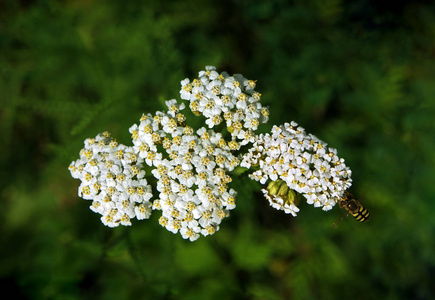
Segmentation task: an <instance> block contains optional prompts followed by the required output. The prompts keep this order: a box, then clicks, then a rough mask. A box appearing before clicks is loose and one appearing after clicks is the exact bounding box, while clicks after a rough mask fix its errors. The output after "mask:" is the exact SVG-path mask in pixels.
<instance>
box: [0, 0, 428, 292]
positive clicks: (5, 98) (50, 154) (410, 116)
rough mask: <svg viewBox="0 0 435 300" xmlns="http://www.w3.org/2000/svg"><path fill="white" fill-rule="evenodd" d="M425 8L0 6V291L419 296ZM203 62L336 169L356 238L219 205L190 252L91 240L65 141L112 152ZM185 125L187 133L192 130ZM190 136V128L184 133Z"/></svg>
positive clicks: (328, 218) (94, 221)
mask: <svg viewBox="0 0 435 300" xmlns="http://www.w3.org/2000/svg"><path fill="white" fill-rule="evenodd" d="M434 8H435V7H434V5H433V4H430V3H429V2H428V1H420V2H415V1H414V2H412V3H411V2H409V3H408V2H407V1H399V2H397V3H395V4H394V7H389V6H388V5H387V4H386V3H383V4H379V3H377V2H375V1H370V0H357V1H351V2H349V3H347V2H345V1H338V0H328V1H292V2H291V3H290V2H289V1H283V0H274V1H246V0H234V1H215V2H212V1H199V0H187V1H157V0H150V1H143V2H141V1H138V2H132V1H127V2H125V1H124V2H119V1H99V0H92V1H82V0H80V1H62V2H55V1H2V3H1V4H0V28H1V32H0V145H2V147H0V157H1V159H0V179H1V185H0V186H1V207H2V212H3V216H4V218H3V222H2V224H1V225H0V228H1V231H2V233H3V234H2V235H1V237H0V242H1V244H2V245H3V246H2V247H1V250H0V253H1V257H2V259H1V263H0V286H1V287H2V289H3V291H4V294H6V293H7V292H12V293H14V295H16V297H15V298H18V299H20V298H22V299H95V298H97V299H134V298H137V299H222V298H227V299H337V298H342V299H355V300H357V299H431V297H432V295H433V294H434V293H435V290H434V286H433V282H432V281H433V280H432V277H433V270H434V267H435V256H434V255H433V253H434V250H435V242H434V239H433V236H434V231H435V218H433V216H432V215H431V214H432V213H433V212H434V210H435V202H434V201H433V200H434V196H435V187H434V185H433V183H432V181H433V180H434V178H435V168H434V166H435V154H434V153H435V152H434V151H433V149H435V139H434V137H433V133H434V131H435V126H434V125H435V124H434V121H433V116H434V115H435V100H434V95H435V73H434V70H435V62H434V59H433V49H434V46H435V44H434V43H435V42H434V41H435V15H434V13H433V11H434ZM205 65H216V66H217V67H218V70H220V71H224V70H226V71H228V72H229V73H242V74H244V75H245V76H246V77H247V78H249V79H254V80H258V85H257V90H258V91H259V92H261V93H262V95H263V96H262V101H263V103H265V104H266V105H269V106H270V110H271V118H270V122H269V124H268V125H265V126H263V127H262V128H261V129H260V130H261V131H262V132H266V131H268V130H270V128H271V127H272V125H274V124H276V125H279V124H282V123H284V122H289V121H291V120H295V121H297V122H298V123H299V124H300V125H301V126H303V127H304V128H306V129H307V131H308V132H310V133H313V134H315V135H316V136H318V137H319V138H320V139H322V140H324V141H326V142H328V143H329V145H331V147H334V148H337V149H338V153H339V156H340V157H344V158H345V159H346V164H347V165H349V166H350V167H351V169H352V170H353V180H354V182H353V187H352V188H353V192H354V194H356V195H358V197H359V198H360V199H361V201H362V203H363V204H364V206H366V207H367V208H368V209H369V211H370V213H371V219H370V221H369V222H368V223H366V224H360V223H357V222H355V221H354V220H353V219H352V217H348V218H346V219H345V220H344V221H343V222H341V223H339V224H338V226H337V228H336V229H333V228H331V224H333V223H334V222H335V221H336V220H337V219H339V218H340V217H341V215H342V214H343V213H344V212H343V211H342V210H340V208H339V207H338V206H337V207H336V208H334V209H333V210H332V211H330V212H323V211H321V210H320V209H316V208H314V207H312V206H310V205H306V204H303V203H301V205H300V208H301V211H300V213H299V215H298V217H296V218H293V217H291V216H289V215H285V214H284V213H282V212H280V211H276V210H274V209H272V208H270V207H269V206H268V204H267V201H266V200H265V199H263V196H262V194H261V193H260V192H259V189H260V188H261V186H260V185H259V184H258V183H256V182H252V181H250V180H249V179H248V178H247V176H246V174H247V172H245V170H244V169H242V168H239V169H237V170H236V171H235V177H234V181H233V183H232V184H233V187H234V188H235V189H237V190H238V192H239V194H238V198H237V208H236V209H235V210H234V211H233V212H232V215H231V216H230V218H228V219H226V220H225V221H224V222H223V223H222V225H221V229H220V230H219V232H217V233H216V234H215V235H214V236H212V237H206V238H200V239H199V240H198V241H196V242H194V243H190V242H188V241H185V240H182V238H181V237H180V236H179V235H173V234H172V233H170V232H167V231H166V230H164V229H163V228H162V227H160V226H159V225H158V217H159V216H158V214H157V213H156V214H155V215H153V216H152V217H151V219H150V220H145V221H141V222H138V221H134V222H133V226H132V227H131V228H116V229H109V228H106V227H104V226H103V225H102V224H101V223H100V221H99V218H98V216H97V215H96V214H94V213H92V212H91V211H90V210H89V209H88V206H89V202H86V201H85V200H82V199H80V198H79V197H78V196H77V187H78V182H77V181H76V180H74V179H72V178H71V177H70V175H69V172H68V170H67V166H68V165H69V163H70V161H72V160H74V159H76V157H77V156H78V152H79V150H80V149H81V147H82V145H83V140H84V139H85V138H88V137H92V136H95V135H96V134H97V133H99V132H102V131H105V130H108V131H110V132H111V133H112V134H113V136H114V137H116V138H117V140H118V141H120V142H121V143H124V144H131V143H130V142H129V139H130V134H129V132H128V128H129V127H130V126H131V125H132V124H133V123H137V122H138V120H139V118H140V116H141V115H142V113H143V112H154V111H156V110H159V109H163V101H164V100H166V99H172V98H179V97H178V91H179V88H180V85H179V82H180V81H181V80H182V79H184V78H185V77H190V78H192V77H193V76H195V75H196V73H197V72H198V71H199V70H202V69H203V68H204V66H205ZM195 122H196V123H195ZM195 122H194V123H193V124H194V125H198V122H197V121H195Z"/></svg>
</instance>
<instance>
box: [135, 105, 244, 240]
mask: <svg viewBox="0 0 435 300" xmlns="http://www.w3.org/2000/svg"><path fill="white" fill-rule="evenodd" d="M166 104H167V106H168V108H169V110H168V111H167V112H156V114H155V115H154V116H153V115H151V114H146V115H143V116H142V118H141V120H140V124H139V125H133V126H132V127H131V128H130V132H131V133H132V137H133V144H134V146H133V148H134V149H135V151H136V153H137V155H138V157H140V158H143V159H144V160H145V163H146V164H147V165H149V166H150V167H153V170H152V174H153V175H154V177H155V178H156V179H157V180H158V182H157V190H158V191H159V199H157V200H154V202H153V209H155V210H161V211H162V216H161V217H160V219H159V222H160V224H161V225H162V226H164V227H165V228H166V229H168V230H169V231H171V232H173V233H177V232H180V233H181V235H182V236H183V238H186V239H190V240H191V241H194V240H196V239H198V238H199V236H200V234H202V235H204V236H206V235H210V234H213V233H215V232H216V231H217V230H219V224H220V223H221V221H222V219H223V218H224V217H226V216H228V211H229V210H231V209H234V208H235V197H236V192H235V190H233V189H230V188H228V183H230V182H231V181H232V179H231V177H230V176H229V175H228V174H227V171H231V170H233V169H234V168H235V167H236V166H238V165H239V163H240V161H239V160H238V159H237V158H236V157H235V156H234V155H233V154H232V153H231V151H230V147H229V145H228V144H227V143H226V142H225V141H224V140H223V139H222V136H221V135H220V134H218V133H215V132H214V131H212V130H206V129H205V128H201V129H199V130H197V131H195V130H194V129H193V128H191V127H189V126H186V125H185V122H184V121H185V116H184V115H183V114H182V113H181V112H180V111H181V110H182V109H183V108H184V104H176V101H174V100H171V101H168V102H167V103H166ZM171 107H172V108H173V109H171Z"/></svg>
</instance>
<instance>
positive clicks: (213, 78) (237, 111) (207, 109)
mask: <svg viewBox="0 0 435 300" xmlns="http://www.w3.org/2000/svg"><path fill="white" fill-rule="evenodd" d="M255 86H256V81H254V80H248V79H246V78H245V77H243V75H241V74H235V75H234V76H230V75H228V73H226V72H222V73H218V72H217V71H216V68H215V67H213V66H207V67H206V69H205V71H201V72H199V76H198V78H196V79H194V80H193V81H190V80H189V79H188V78H186V79H184V80H183V81H181V90H180V96H181V99H184V100H188V101H189V102H190V104H189V107H190V109H191V110H192V112H193V113H194V114H196V115H198V116H199V115H203V116H204V117H206V119H207V120H206V124H207V125H208V127H209V128H213V127H214V126H216V125H220V124H221V123H222V124H225V125H226V127H227V129H228V131H229V132H230V133H231V136H232V138H233V139H237V140H239V141H240V143H241V145H246V144H248V143H250V142H253V141H254V139H255V135H254V132H255V131H256V130H257V128H258V125H260V124H261V123H266V122H267V121H268V119H269V110H268V109H267V108H266V107H263V106H262V105H261V103H260V98H261V94H260V93H258V92H256V91H255V90H254V89H255Z"/></svg>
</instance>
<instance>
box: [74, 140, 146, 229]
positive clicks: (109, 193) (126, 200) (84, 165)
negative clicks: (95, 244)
mask: <svg viewBox="0 0 435 300" xmlns="http://www.w3.org/2000/svg"><path fill="white" fill-rule="evenodd" d="M142 161H143V160H142V159H140V158H139V157H138V156H137V155H136V153H135V151H134V149H133V148H132V147H127V146H125V145H119V144H118V143H117V142H116V140H114V139H112V138H111V137H110V134H109V133H108V132H105V133H103V134H99V135H97V136H96V137H95V138H92V139H87V140H86V141H85V147H84V148H83V149H82V150H81V151H80V158H79V159H77V160H76V161H74V162H72V163H71V164H70V166H69V170H70V172H71V175H72V177H73V178H77V179H80V180H81V181H82V183H81V184H80V186H79V191H78V193H79V196H80V197H83V199H87V200H93V201H92V205H91V207H90V208H91V210H93V211H94V212H96V213H99V214H101V215H102V217H101V222H103V224H104V225H107V226H109V227H116V226H118V225H119V224H121V225H126V226H130V225H131V222H130V219H132V218H135V217H136V218H137V219H139V220H141V219H148V218H149V216H150V214H151V202H150V201H149V200H150V198H151V197H152V194H151V186H150V185H148V183H147V181H146V179H145V178H144V176H145V171H143V170H142V164H141V162H142Z"/></svg>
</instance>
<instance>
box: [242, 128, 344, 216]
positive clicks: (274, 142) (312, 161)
mask: <svg viewBox="0 0 435 300" xmlns="http://www.w3.org/2000/svg"><path fill="white" fill-rule="evenodd" d="M241 166H243V167H247V168H251V167H253V166H259V169H258V170H257V171H255V172H253V173H252V174H250V175H249V177H250V178H251V179H253V180H256V181H259V182H260V183H262V184H265V183H266V182H267V181H271V182H273V183H271V184H269V185H268V188H267V189H263V190H262V191H263V193H264V195H265V197H266V198H267V199H268V200H269V202H270V204H271V206H272V207H274V208H277V209H281V210H284V211H285V212H286V213H291V214H292V215H294V216H295V215H296V213H297V212H298V211H299V209H298V208H297V206H296V205H297V203H296V201H295V196H294V195H292V193H293V192H292V191H296V192H297V193H299V194H301V195H302V196H303V197H305V199H306V200H307V203H309V204H313V205H314V206H315V207H322V208H323V210H325V211H326V210H330V209H331V208H332V207H333V206H334V205H335V204H336V203H337V201H339V200H340V199H341V198H342V197H343V193H344V191H345V190H346V189H347V188H348V187H350V186H351V183H352V180H351V178H350V176H351V171H350V169H349V168H348V167H347V166H346V165H345V164H344V159H342V158H339V157H338V156H337V150H336V149H333V148H328V147H327V144H326V143H325V142H323V141H321V140H319V139H318V138H317V137H315V136H314V135H312V134H307V133H306V132H305V130H304V129H303V128H302V127H300V126H298V124H297V123H296V122H291V123H290V124H289V123H285V124H284V125H281V126H274V127H273V129H272V132H271V134H261V135H259V136H258V137H257V138H256V140H255V142H254V145H253V147H252V148H250V149H249V151H248V153H246V154H245V155H244V156H243V159H242V163H241ZM289 193H290V194H289Z"/></svg>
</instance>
